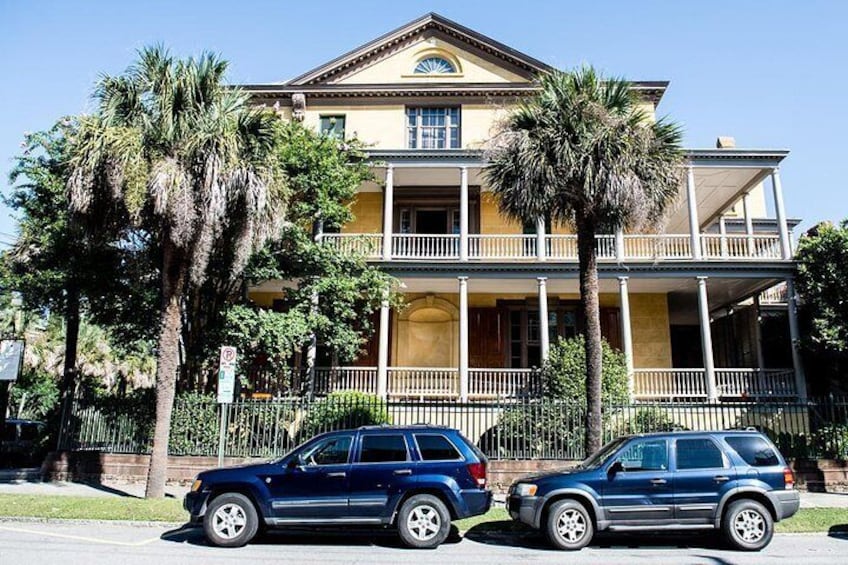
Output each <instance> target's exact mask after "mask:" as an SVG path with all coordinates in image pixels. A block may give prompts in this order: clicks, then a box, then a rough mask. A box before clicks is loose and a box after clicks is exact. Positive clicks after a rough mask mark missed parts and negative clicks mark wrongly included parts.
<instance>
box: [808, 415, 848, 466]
mask: <svg viewBox="0 0 848 565" xmlns="http://www.w3.org/2000/svg"><path fill="white" fill-rule="evenodd" d="M813 446H814V447H813V450H814V451H815V453H816V454H817V455H818V456H819V457H821V458H822V459H836V460H838V461H845V460H846V459H848V425H845V424H833V425H830V426H825V427H823V428H821V429H819V430H817V431H816V433H815V434H813Z"/></svg>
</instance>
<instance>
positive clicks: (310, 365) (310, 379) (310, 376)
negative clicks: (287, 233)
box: [306, 219, 324, 398]
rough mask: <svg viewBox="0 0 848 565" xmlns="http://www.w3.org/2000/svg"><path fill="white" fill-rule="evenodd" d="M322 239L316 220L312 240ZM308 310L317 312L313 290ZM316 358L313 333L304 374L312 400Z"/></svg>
mask: <svg viewBox="0 0 848 565" xmlns="http://www.w3.org/2000/svg"><path fill="white" fill-rule="evenodd" d="M323 237H324V222H323V221H322V220H320V219H319V220H316V221H315V222H313V223H312V240H313V241H314V242H315V243H321V240H322V239H323ZM309 299H310V309H311V311H312V313H313V314H317V312H318V292H317V291H315V290H313V291H312V294H311V295H310V297H309ZM317 358H318V338H317V336H316V335H315V332H312V334H311V335H310V336H309V347H308V348H307V349H306V372H307V375H306V377H307V386H308V387H309V389H308V390H307V396H308V397H309V398H312V397H313V396H314V395H315V363H316V359H317Z"/></svg>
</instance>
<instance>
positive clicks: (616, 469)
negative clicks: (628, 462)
mask: <svg viewBox="0 0 848 565" xmlns="http://www.w3.org/2000/svg"><path fill="white" fill-rule="evenodd" d="M622 471H624V465H623V464H622V463H621V461H616V462H614V463H613V464H612V465H610V468H609V469H608V470H607V475H609V476H610V478H612V477H614V476H616V475H617V474H618V473H620V472H622Z"/></svg>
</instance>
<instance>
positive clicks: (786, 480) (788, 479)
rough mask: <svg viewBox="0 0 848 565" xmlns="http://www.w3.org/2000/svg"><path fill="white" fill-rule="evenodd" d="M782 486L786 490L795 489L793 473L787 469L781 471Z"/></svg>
mask: <svg viewBox="0 0 848 565" xmlns="http://www.w3.org/2000/svg"><path fill="white" fill-rule="evenodd" d="M783 486H784V488H785V489H786V490H792V489H793V488H795V473H793V472H792V469H790V468H789V467H785V468H784V469H783Z"/></svg>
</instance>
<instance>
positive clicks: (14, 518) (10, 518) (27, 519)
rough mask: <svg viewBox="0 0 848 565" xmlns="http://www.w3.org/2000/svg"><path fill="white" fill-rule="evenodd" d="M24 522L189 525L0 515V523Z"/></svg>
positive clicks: (181, 526)
mask: <svg viewBox="0 0 848 565" xmlns="http://www.w3.org/2000/svg"><path fill="white" fill-rule="evenodd" d="M10 522H24V523H28V524H65V525H79V526H88V525H99V526H109V525H114V526H132V527H141V528H169V529H174V528H183V527H186V526H190V524H188V523H187V522H157V521H152V520H148V521H144V520H89V519H84V518H37V517H32V516H0V524H4V523H10Z"/></svg>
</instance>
